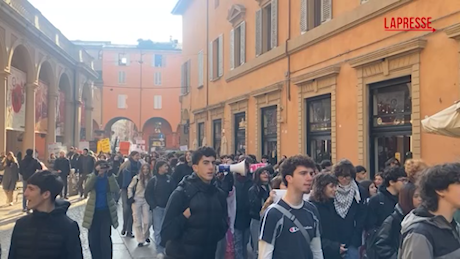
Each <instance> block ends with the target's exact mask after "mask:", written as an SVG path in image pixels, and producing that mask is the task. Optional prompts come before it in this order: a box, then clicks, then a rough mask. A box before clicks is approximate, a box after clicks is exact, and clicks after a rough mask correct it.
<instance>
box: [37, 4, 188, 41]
mask: <svg viewBox="0 0 460 260" xmlns="http://www.w3.org/2000/svg"><path fill="white" fill-rule="evenodd" d="M29 2H30V3H32V4H33V5H34V6H35V7H36V8H37V9H38V10H40V12H41V13H42V14H43V15H44V16H45V17H46V18H47V19H48V20H49V21H50V22H51V23H52V24H53V25H54V26H56V27H57V28H58V29H59V30H60V31H61V32H62V33H63V34H64V35H65V36H66V37H67V38H68V39H69V40H85V41H111V42H112V43H118V44H136V43H137V39H139V38H143V39H144V40H145V39H151V40H153V41H169V37H170V36H172V37H173V39H178V40H179V41H182V18H181V17H180V16H174V15H172V14H171V11H172V9H173V7H174V5H175V4H176V2H177V0H128V1H126V0H29Z"/></svg>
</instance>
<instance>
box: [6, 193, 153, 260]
mask: <svg viewBox="0 0 460 260" xmlns="http://www.w3.org/2000/svg"><path fill="white" fill-rule="evenodd" d="M21 190H22V188H21ZM14 199H15V204H14V205H13V206H11V207H5V206H4V203H5V201H6V197H5V194H4V193H3V192H0V205H2V206H1V207H0V216H1V217H0V244H1V247H2V255H1V258H2V259H6V258H7V257H8V251H9V246H10V239H11V233H12V232H13V228H14V224H15V222H16V220H17V219H19V218H20V217H22V216H24V215H25V213H23V212H22V206H21V202H22V194H18V193H16V192H15V195H14ZM16 199H17V201H16ZM70 202H71V203H72V205H71V206H70V208H69V211H68V212H67V215H68V216H69V217H71V218H72V219H74V220H75V221H77V222H78V224H79V225H80V232H81V234H80V238H81V242H82V247H83V256H84V258H85V259H91V253H90V251H89V247H88V232H87V230H86V229H85V228H83V227H82V226H81V224H82V221H83V214H84V210H85V205H86V200H82V201H80V200H79V198H78V197H76V196H74V197H71V198H70ZM118 216H119V217H118V218H119V222H120V226H121V224H122V223H123V220H122V217H121V216H122V214H121V203H120V205H119V211H118ZM151 231H152V230H151ZM120 233H121V227H119V228H118V230H115V229H112V241H113V258H114V259H132V258H133V259H147V258H149V259H152V258H155V257H156V252H155V246H154V245H152V244H151V245H150V246H146V247H142V248H139V247H137V242H136V240H135V239H132V238H125V237H122V236H121V235H120ZM152 234H153V233H152ZM152 242H153V239H152Z"/></svg>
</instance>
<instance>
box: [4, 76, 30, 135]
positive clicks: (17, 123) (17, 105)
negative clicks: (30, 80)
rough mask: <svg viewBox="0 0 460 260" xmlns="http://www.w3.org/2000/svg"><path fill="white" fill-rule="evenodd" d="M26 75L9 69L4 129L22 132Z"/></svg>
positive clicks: (24, 119)
mask: <svg viewBox="0 0 460 260" xmlns="http://www.w3.org/2000/svg"><path fill="white" fill-rule="evenodd" d="M25 85H26V73H24V72H22V71H20V70H18V69H16V68H14V67H11V74H10V75H9V76H8V88H7V94H6V128H7V129H11V130H16V131H24V129H25V122H26V89H25V87H26V86H25Z"/></svg>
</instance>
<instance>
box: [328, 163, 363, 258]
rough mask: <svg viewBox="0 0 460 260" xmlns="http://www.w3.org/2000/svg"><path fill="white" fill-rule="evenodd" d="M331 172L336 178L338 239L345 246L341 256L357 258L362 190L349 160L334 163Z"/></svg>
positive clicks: (335, 199)
mask: <svg viewBox="0 0 460 260" xmlns="http://www.w3.org/2000/svg"><path fill="white" fill-rule="evenodd" d="M332 174H333V175H334V176H335V177H337V180H338V185H337V192H336V194H335V198H334V209H335V214H336V217H337V222H336V223H337V227H338V229H337V232H338V234H339V239H338V241H340V243H341V244H345V248H347V251H346V253H345V254H344V255H343V258H346V259H358V258H359V251H358V248H359V247H360V246H361V245H362V233H363V228H364V224H365V220H366V207H365V204H364V202H365V199H364V197H363V194H364V190H363V188H362V187H360V186H359V185H358V183H357V182H356V180H355V179H356V169H355V166H354V165H353V164H352V163H351V162H350V161H349V160H347V159H342V160H340V161H339V162H338V163H337V164H335V165H334V167H333V168H332Z"/></svg>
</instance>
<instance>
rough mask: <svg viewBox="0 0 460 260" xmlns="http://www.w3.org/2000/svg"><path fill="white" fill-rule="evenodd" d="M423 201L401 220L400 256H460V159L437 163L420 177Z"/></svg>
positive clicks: (415, 257) (414, 257)
mask: <svg viewBox="0 0 460 260" xmlns="http://www.w3.org/2000/svg"><path fill="white" fill-rule="evenodd" d="M419 187H420V196H421V197H422V205H421V206H420V207H419V208H416V209H414V210H413V211H412V212H411V213H409V214H408V215H407V216H406V217H405V218H404V220H403V222H402V223H401V234H402V237H401V241H402V243H401V248H400V250H399V255H398V258H399V259H441V258H442V259H459V258H460V234H459V227H458V223H457V222H456V221H455V220H454V219H453V216H454V213H455V212H456V211H457V210H458V209H460V163H447V164H442V165H436V166H433V167H431V168H429V169H428V170H426V171H425V172H424V173H423V174H422V176H421V178H420V181H419Z"/></svg>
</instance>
